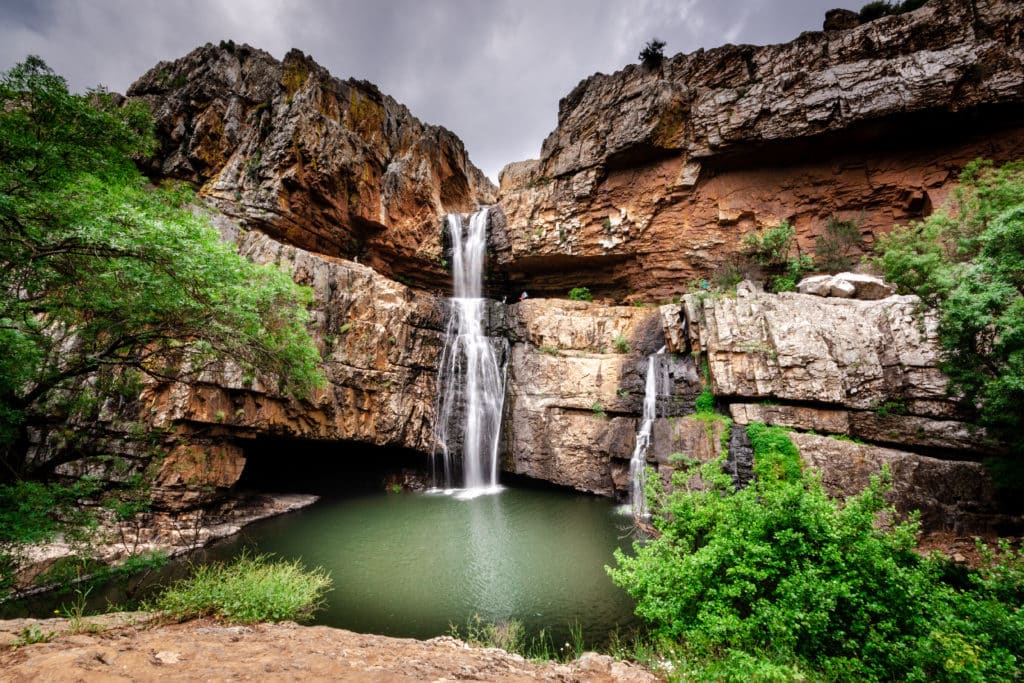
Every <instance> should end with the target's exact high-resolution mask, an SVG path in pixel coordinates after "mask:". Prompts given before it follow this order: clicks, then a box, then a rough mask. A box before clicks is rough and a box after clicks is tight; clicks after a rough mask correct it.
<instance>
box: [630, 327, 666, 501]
mask: <svg viewBox="0 0 1024 683" xmlns="http://www.w3.org/2000/svg"><path fill="white" fill-rule="evenodd" d="M663 353H665V347H661V348H660V349H658V351H656V352H655V353H652V354H651V355H650V356H648V357H647V381H646V382H644V410H643V415H642V416H641V419H640V429H639V430H637V433H636V446H635V447H634V448H633V457H632V458H630V460H629V479H630V498H629V501H630V507H631V510H632V512H633V516H634V517H636V518H638V519H639V518H644V517H646V516H647V498H646V496H645V488H646V484H647V473H646V471H645V469H644V468H645V467H646V466H647V450H648V449H649V448H650V445H651V431H652V429H653V428H654V418H656V417H657V416H658V396H659V395H660V394H663V393H664V390H663V386H664V381H663V380H662V378H661V375H662V372H661V363H660V362H658V361H659V356H661V355H662V354H663Z"/></svg>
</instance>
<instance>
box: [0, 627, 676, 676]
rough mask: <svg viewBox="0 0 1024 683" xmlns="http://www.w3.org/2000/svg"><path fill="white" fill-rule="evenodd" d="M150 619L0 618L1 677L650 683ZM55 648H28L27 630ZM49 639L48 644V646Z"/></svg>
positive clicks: (626, 668) (468, 655) (608, 672)
mask: <svg viewBox="0 0 1024 683" xmlns="http://www.w3.org/2000/svg"><path fill="white" fill-rule="evenodd" d="M151 622H153V619H152V617H151V615H148V614H146V613H139V612H135V613H120V614H113V615H106V616H100V617H88V618H86V619H84V620H81V619H80V620H77V622H76V621H74V620H70V619H17V620H8V621H0V647H2V650H0V667H3V671H4V672H5V673H4V678H6V679H9V680H14V681H30V680H76V681H77V680H104V679H106V680H131V681H152V680H172V681H208V680H214V681H217V680H236V679H253V678H263V679H267V680H272V679H277V680H289V681H327V680H330V681H376V682H378V683H413V682H415V681H445V680H473V681H494V682H495V683H523V682H524V681H589V682H591V683H613V682H616V683H656V681H658V680H659V679H658V678H657V677H656V676H654V675H653V674H652V673H650V672H649V671H647V670H646V669H643V668H641V667H640V666H638V665H636V664H630V663H627V662H623V661H618V660H615V659H613V658H612V657H609V656H607V655H599V654H597V653H596V652H585V653H583V654H582V655H580V656H579V657H578V658H577V659H574V660H573V661H570V662H564V663H561V662H554V661H547V662H534V661H528V660H526V659H525V658H524V657H522V656H521V655H518V654H512V653H509V652H506V651H504V650H501V649H498V648H484V647H475V646H471V645H469V644H467V643H464V642H462V641H460V640H456V639H454V638H451V637H448V636H443V637H440V638H432V639H430V640H425V641H421V640H413V639H411V638H389V637H387V636H375V635H366V634H361V633H353V632H351V631H344V630H342V629H336V628H329V627H327V626H308V627H303V626H298V625H297V624H295V623H293V622H282V623H277V624H257V625H253V626H238V625H225V624H222V623H220V622H217V621H214V620H212V619H202V620H195V621H189V622H185V623H181V624H167V623H161V624H154V623H151ZM31 632H37V633H40V634H44V635H45V634H50V636H51V637H53V636H56V637H55V638H53V640H52V642H41V643H37V644H34V645H27V646H25V647H6V646H7V645H11V644H15V643H19V640H21V639H22V638H21V637H22V635H23V634H24V633H31ZM47 641H49V639H47Z"/></svg>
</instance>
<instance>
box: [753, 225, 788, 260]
mask: <svg viewBox="0 0 1024 683" xmlns="http://www.w3.org/2000/svg"><path fill="white" fill-rule="evenodd" d="M794 236H795V230H794V229H793V226H792V225H790V224H789V221H782V222H781V223H779V225H778V226H776V227H774V228H769V229H767V230H765V231H764V234H758V233H756V232H750V233H747V234H746V235H744V237H743V245H744V247H745V248H746V251H747V253H748V254H750V255H751V257H753V259H754V260H755V261H757V262H758V263H760V264H761V265H762V266H784V265H785V264H786V259H788V258H789V252H790V251H791V250H792V248H793V241H794Z"/></svg>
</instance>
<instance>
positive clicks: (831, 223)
mask: <svg viewBox="0 0 1024 683" xmlns="http://www.w3.org/2000/svg"><path fill="white" fill-rule="evenodd" d="M863 241H864V236H863V235H862V234H861V231H860V224H859V221H842V220H839V218H837V217H836V216H831V217H830V218H829V219H828V220H827V221H825V230H824V232H823V233H822V234H821V235H819V236H818V238H817V240H816V241H815V243H814V263H815V265H816V266H817V267H818V268H819V269H821V270H824V271H827V272H829V273H839V272H842V271H844V270H849V269H850V268H851V267H852V266H853V252H854V251H855V250H856V249H858V248H859V247H860V245H861V244H862V243H863Z"/></svg>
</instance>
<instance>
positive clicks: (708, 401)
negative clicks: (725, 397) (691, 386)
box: [693, 388, 715, 415]
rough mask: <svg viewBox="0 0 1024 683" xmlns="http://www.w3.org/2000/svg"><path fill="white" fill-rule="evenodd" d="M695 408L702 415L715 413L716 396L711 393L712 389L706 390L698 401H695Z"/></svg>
mask: <svg viewBox="0 0 1024 683" xmlns="http://www.w3.org/2000/svg"><path fill="white" fill-rule="evenodd" d="M693 408H694V410H695V411H696V412H697V413H698V414H700V415H706V414H708V413H713V412H715V395H714V394H712V393H711V389H708V388H705V389H704V391H702V392H700V394H699V395H698V396H697V400H696V401H694V404H693Z"/></svg>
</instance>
